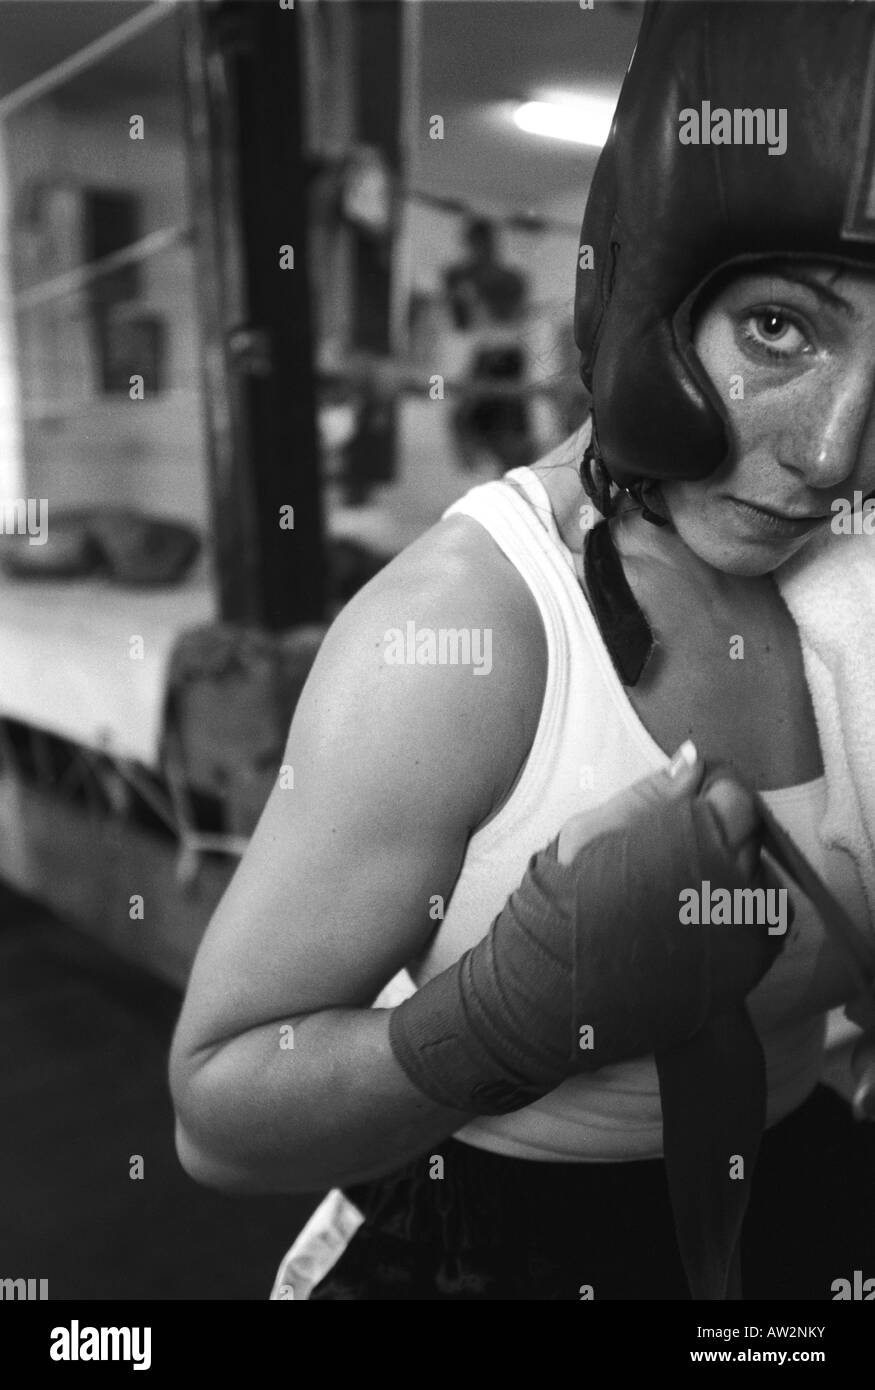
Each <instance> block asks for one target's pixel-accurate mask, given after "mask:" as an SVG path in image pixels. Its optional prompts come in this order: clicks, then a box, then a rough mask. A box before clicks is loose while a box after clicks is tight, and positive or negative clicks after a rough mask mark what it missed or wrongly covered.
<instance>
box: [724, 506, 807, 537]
mask: <svg viewBox="0 0 875 1390" xmlns="http://www.w3.org/2000/svg"><path fill="white" fill-rule="evenodd" d="M729 501H730V502H731V503H732V505H733V507H734V508H735V509H736V511H737V513H738V515H739V517H740V518H741V520H742V521H743V522H744V523H745V525H746V526H748V527H750V528H752V529H754V530H757V531H759V532H760V534H761V535H764V536H770V537H772V538H773V539H774V538H775V537H786V538H788V539H793V538H794V537H797V536H805V535H807V534H808V532H809V531H813V530H814V529H815V527H817V526H822V525H823V523H824V521H828V520H829V516H798V517H794V516H786V515H782V514H781V513H779V512H773V511H770V510H769V509H768V508H766V507H760V506H757V505H756V504H755V503H753V502H742V501H741V499H740V498H738V497H730V498H729Z"/></svg>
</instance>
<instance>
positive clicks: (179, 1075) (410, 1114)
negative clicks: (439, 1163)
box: [171, 1009, 471, 1193]
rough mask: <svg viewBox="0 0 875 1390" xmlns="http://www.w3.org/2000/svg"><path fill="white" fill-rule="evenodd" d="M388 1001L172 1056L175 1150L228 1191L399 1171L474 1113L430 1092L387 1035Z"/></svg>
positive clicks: (194, 1172)
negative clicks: (184, 1060) (197, 1056)
mask: <svg viewBox="0 0 875 1390" xmlns="http://www.w3.org/2000/svg"><path fill="white" fill-rule="evenodd" d="M390 1013H391V1010H389V1009H326V1010H324V1011H322V1012H319V1013H314V1014H309V1015H306V1016H304V1017H301V1018H298V1019H295V1020H290V1021H288V1022H285V1023H284V1022H281V1021H277V1022H276V1023H271V1024H265V1025H263V1026H262V1027H259V1028H253V1029H251V1030H250V1031H249V1032H247V1033H244V1034H242V1035H241V1036H240V1037H237V1038H234V1039H232V1040H231V1041H230V1042H227V1043H224V1044H223V1045H222V1046H221V1047H219V1048H217V1049H216V1050H215V1051H213V1052H212V1053H211V1055H209V1057H207V1058H206V1059H205V1060H203V1061H202V1062H200V1063H199V1064H197V1065H194V1064H192V1065H189V1066H185V1065H184V1064H174V1066H173V1067H172V1071H171V1084H172V1089H173V1093H174V1100H175V1103H176V1112H177V1120H178V1124H177V1148H178V1151H179V1157H180V1160H181V1162H182V1163H183V1165H184V1167H185V1168H186V1170H187V1171H188V1172H189V1174H190V1175H191V1176H192V1177H193V1178H195V1179H196V1180H197V1181H199V1182H204V1183H206V1184H207V1185H209V1186H215V1187H219V1188H221V1189H223V1190H226V1191H236V1192H251V1193H258V1192H262V1193H268V1192H272V1193H280V1192H288V1193H291V1192H307V1191H322V1190H324V1189H325V1188H327V1187H334V1186H338V1185H340V1184H343V1183H351V1182H356V1181H362V1180H364V1179H366V1178H369V1177H375V1176H377V1175H379V1174H381V1173H387V1172H391V1171H392V1170H393V1169H395V1168H398V1167H399V1166H400V1165H401V1164H402V1163H404V1162H405V1161H406V1160H407V1159H409V1158H412V1157H415V1156H416V1155H417V1154H421V1153H427V1152H428V1150H429V1146H430V1145H432V1144H438V1143H440V1141H441V1140H442V1139H445V1138H446V1137H447V1136H448V1135H450V1134H452V1133H454V1132H455V1131H456V1130H457V1129H460V1128H461V1127H462V1125H464V1124H465V1123H466V1121H467V1120H468V1119H470V1118H471V1116H470V1115H468V1114H465V1113H464V1112H462V1111H459V1110H451V1109H447V1108H445V1107H443V1106H441V1105H438V1104H436V1103H435V1102H433V1101H431V1100H429V1099H428V1098H427V1097H426V1096H424V1095H422V1093H421V1092H420V1091H418V1090H417V1089H416V1088H415V1087H414V1086H413V1085H412V1083H411V1082H410V1081H409V1080H408V1079H407V1076H406V1075H405V1073H404V1071H403V1070H402V1068H401V1067H400V1066H399V1064H398V1062H397V1061H396V1060H395V1057H394V1054H393V1052H392V1049H391V1047H390V1044H389V1017H390Z"/></svg>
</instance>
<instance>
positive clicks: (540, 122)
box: [513, 97, 614, 146]
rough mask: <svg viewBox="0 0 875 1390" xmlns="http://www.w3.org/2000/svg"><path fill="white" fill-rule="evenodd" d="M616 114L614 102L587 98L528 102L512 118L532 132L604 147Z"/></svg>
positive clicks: (532, 133) (552, 137) (603, 98)
mask: <svg viewBox="0 0 875 1390" xmlns="http://www.w3.org/2000/svg"><path fill="white" fill-rule="evenodd" d="M613 115H614V102H613V101H609V100H608V99H607V98H605V97H584V98H582V99H579V100H576V101H567V102H566V101H563V102H556V101H526V102H523V104H522V105H521V106H518V107H517V109H516V111H515V112H514V113H513V119H514V122H515V123H516V125H518V126H519V128H520V130H525V131H528V132H529V134H531V135H546V136H547V137H548V138H550V139H553V140H571V141H573V142H574V143H575V144H577V145H596V146H601V145H603V144H604V143H605V141H606V140H607V138H608V132H609V131H610V129H611V121H612V119H613Z"/></svg>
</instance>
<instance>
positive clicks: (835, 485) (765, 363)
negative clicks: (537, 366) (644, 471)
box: [662, 261, 875, 576]
mask: <svg viewBox="0 0 875 1390" xmlns="http://www.w3.org/2000/svg"><path fill="white" fill-rule="evenodd" d="M693 345H694V347H695V349H696V351H697V353H698V355H699V357H700V359H701V361H702V363H703V364H704V366H705V368H706V370H707V372H708V374H709V375H710V377H711V379H712V381H713V382H714V385H715V387H716V389H717V391H718V392H719V393H720V396H721V398H722V400H723V402H724V405H725V408H726V412H727V415H728V417H729V421H730V426H731V429H732V432H733V436H734V441H735V461H734V462H733V463H731V464H727V465H725V466H723V467H721V468H720V469H718V470H717V471H716V472H715V473H712V474H711V475H710V476H709V477H708V478H705V479H703V480H702V481H699V482H668V483H665V484H663V487H662V494H663V497H664V499H665V503H666V506H667V508H668V511H669V513H670V515H671V519H672V522H673V523H674V526H675V529H676V531H677V533H678V535H679V536H680V538H681V539H682V540H683V541H684V542H685V543H686V545H687V546H688V547H689V548H690V549H691V550H692V551H694V553H695V554H696V555H698V556H699V557H700V558H701V559H702V560H704V561H705V562H706V563H707V564H710V565H712V566H713V567H714V568H716V569H719V570H723V571H724V572H726V573H729V574H738V575H748V576H754V575H762V574H767V573H769V572H770V571H772V570H774V569H775V568H776V567H777V566H778V565H780V564H783V562H784V561H785V560H787V559H789V558H790V556H791V555H793V554H795V553H796V552H797V551H798V550H800V549H801V548H802V547H803V546H805V545H806V543H807V542H808V541H809V540H810V538H811V537H812V536H813V535H815V534H816V533H817V532H819V531H820V530H822V529H823V528H824V527H829V526H830V523H831V522H832V521H833V520H834V519H835V518H836V516H837V511H835V510H832V508H831V504H832V503H833V502H834V501H835V500H836V499H838V498H847V499H848V500H849V502H850V503H851V505H853V504H854V502H855V498H854V493H855V491H856V492H861V493H862V495H863V496H864V497H865V496H866V495H867V494H868V493H869V492H870V491H875V273H873V274H870V273H869V272H868V271H859V270H850V269H847V268H844V267H840V266H836V265H829V264H824V263H820V264H817V263H816V262H811V263H808V262H793V263H791V262H787V261H784V262H782V263H780V264H778V263H773V264H772V265H770V266H762V265H760V266H756V265H755V266H752V267H747V268H745V269H744V271H743V272H740V273H739V274H738V275H736V276H734V277H733V278H732V279H731V280H729V281H728V282H725V283H723V285H722V286H721V288H719V289H718V290H717V291H716V292H715V293H714V294H713V295H712V297H711V298H710V300H709V301H708V302H707V303H706V304H705V306H704V308H702V309H700V311H699V312H698V314H697V317H696V320H695V322H694V328H693ZM856 500H857V501H859V498H857V499H856ZM841 510H845V511H846V510H847V509H838V511H839V513H840V512H841Z"/></svg>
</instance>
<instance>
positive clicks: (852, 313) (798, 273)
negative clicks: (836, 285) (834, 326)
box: [775, 266, 858, 319]
mask: <svg viewBox="0 0 875 1390" xmlns="http://www.w3.org/2000/svg"><path fill="white" fill-rule="evenodd" d="M775 276H776V278H777V279H780V280H791V281H792V282H793V284H795V285H802V286H803V287H804V288H805V289H808V290H811V292H812V294H816V295H817V297H818V299H820V300H821V301H822V303H824V304H829V305H831V307H832V308H833V309H838V310H839V311H840V312H841V313H843V314H845V315H847V317H848V318H852V319H855V318H857V317H858V315H857V310H856V309H855V307H854V305H853V304H852V303H851V302H850V300H848V299H845V298H844V296H843V295H840V294H837V293H836V291H835V290H833V289H830V288H829V286H828V285H824V284H823V283H822V282H821V281H820V280H816V279H815V278H814V276H812V275H807V274H806V273H805V271H804V270H800V269H798V268H796V267H795V266H788V267H787V268H786V269H781V270H780V271H776V272H775Z"/></svg>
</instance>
